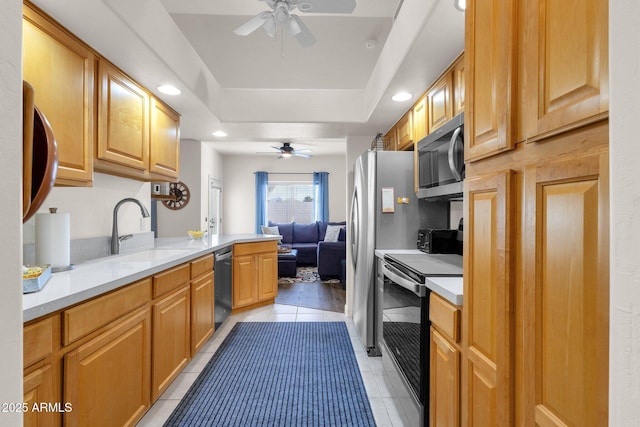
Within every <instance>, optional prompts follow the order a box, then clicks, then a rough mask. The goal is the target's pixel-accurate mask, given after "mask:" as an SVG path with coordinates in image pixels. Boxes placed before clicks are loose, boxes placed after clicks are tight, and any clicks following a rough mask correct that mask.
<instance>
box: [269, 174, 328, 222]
mask: <svg viewBox="0 0 640 427" xmlns="http://www.w3.org/2000/svg"><path fill="white" fill-rule="evenodd" d="M315 199H316V197H315V187H314V185H313V183H312V182H272V181H270V182H269V185H268V187H267V221H272V222H277V223H286V222H292V221H295V222H298V223H302V224H309V223H312V222H314V221H315V209H314V206H315V203H314V201H315Z"/></svg>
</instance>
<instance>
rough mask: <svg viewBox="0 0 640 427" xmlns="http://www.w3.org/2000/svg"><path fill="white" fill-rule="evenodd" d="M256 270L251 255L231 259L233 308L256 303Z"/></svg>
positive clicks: (254, 261)
mask: <svg viewBox="0 0 640 427" xmlns="http://www.w3.org/2000/svg"><path fill="white" fill-rule="evenodd" d="M256 283H258V269H257V268H256V259H255V257H254V256H253V255H242V256H234V257H233V308H234V309H236V308H238V307H243V306H245V305H249V304H253V303H255V302H256V301H258V287H257V286H256Z"/></svg>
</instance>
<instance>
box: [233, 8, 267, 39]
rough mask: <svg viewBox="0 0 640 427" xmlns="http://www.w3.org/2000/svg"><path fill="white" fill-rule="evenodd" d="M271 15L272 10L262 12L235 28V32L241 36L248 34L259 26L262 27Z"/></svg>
mask: <svg viewBox="0 0 640 427" xmlns="http://www.w3.org/2000/svg"><path fill="white" fill-rule="evenodd" d="M271 15H272V14H271V12H261V13H259V14H258V15H256V16H254V17H253V18H251V19H250V20H249V21H247V22H245V23H244V24H242V25H240V26H239V27H238V28H236V29H235V30H233V32H234V33H236V34H237V35H239V36H248V35H249V34H251V33H253V32H254V31H255V30H257V29H258V28H260V27H261V26H262V25H263V24H264V23H265V21H266V20H267V19H268V18H269V17H270V16H271Z"/></svg>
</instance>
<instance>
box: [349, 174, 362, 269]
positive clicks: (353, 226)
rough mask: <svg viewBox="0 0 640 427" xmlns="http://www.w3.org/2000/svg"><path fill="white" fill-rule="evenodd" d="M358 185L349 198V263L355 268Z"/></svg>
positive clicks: (357, 232) (357, 236)
mask: <svg viewBox="0 0 640 427" xmlns="http://www.w3.org/2000/svg"><path fill="white" fill-rule="evenodd" d="M358 203H359V200H358V187H355V188H354V189H353V197H352V199H351V227H350V228H351V263H352V265H353V268H354V269H355V268H356V264H357V263H358V239H359V237H360V236H359V232H360V231H359V230H358V226H359V222H358V215H359V209H358Z"/></svg>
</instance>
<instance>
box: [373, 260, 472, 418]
mask: <svg viewBox="0 0 640 427" xmlns="http://www.w3.org/2000/svg"><path fill="white" fill-rule="evenodd" d="M416 252H418V251H416ZM378 273H379V274H378V280H379V287H381V288H382V345H381V352H382V358H383V367H384V375H385V379H386V382H387V384H389V385H390V387H391V389H392V391H393V392H394V395H395V397H396V398H397V402H399V404H400V405H399V406H400V408H401V414H400V415H401V416H402V417H403V418H404V421H405V423H407V425H417V426H427V425H428V424H429V416H428V412H429V350H430V349H429V328H430V323H429V294H430V290H429V288H428V287H427V285H426V283H427V279H426V278H427V277H432V276H462V257H460V256H459V255H454V254H425V253H405V254H385V255H384V258H383V259H379V262H378Z"/></svg>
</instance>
